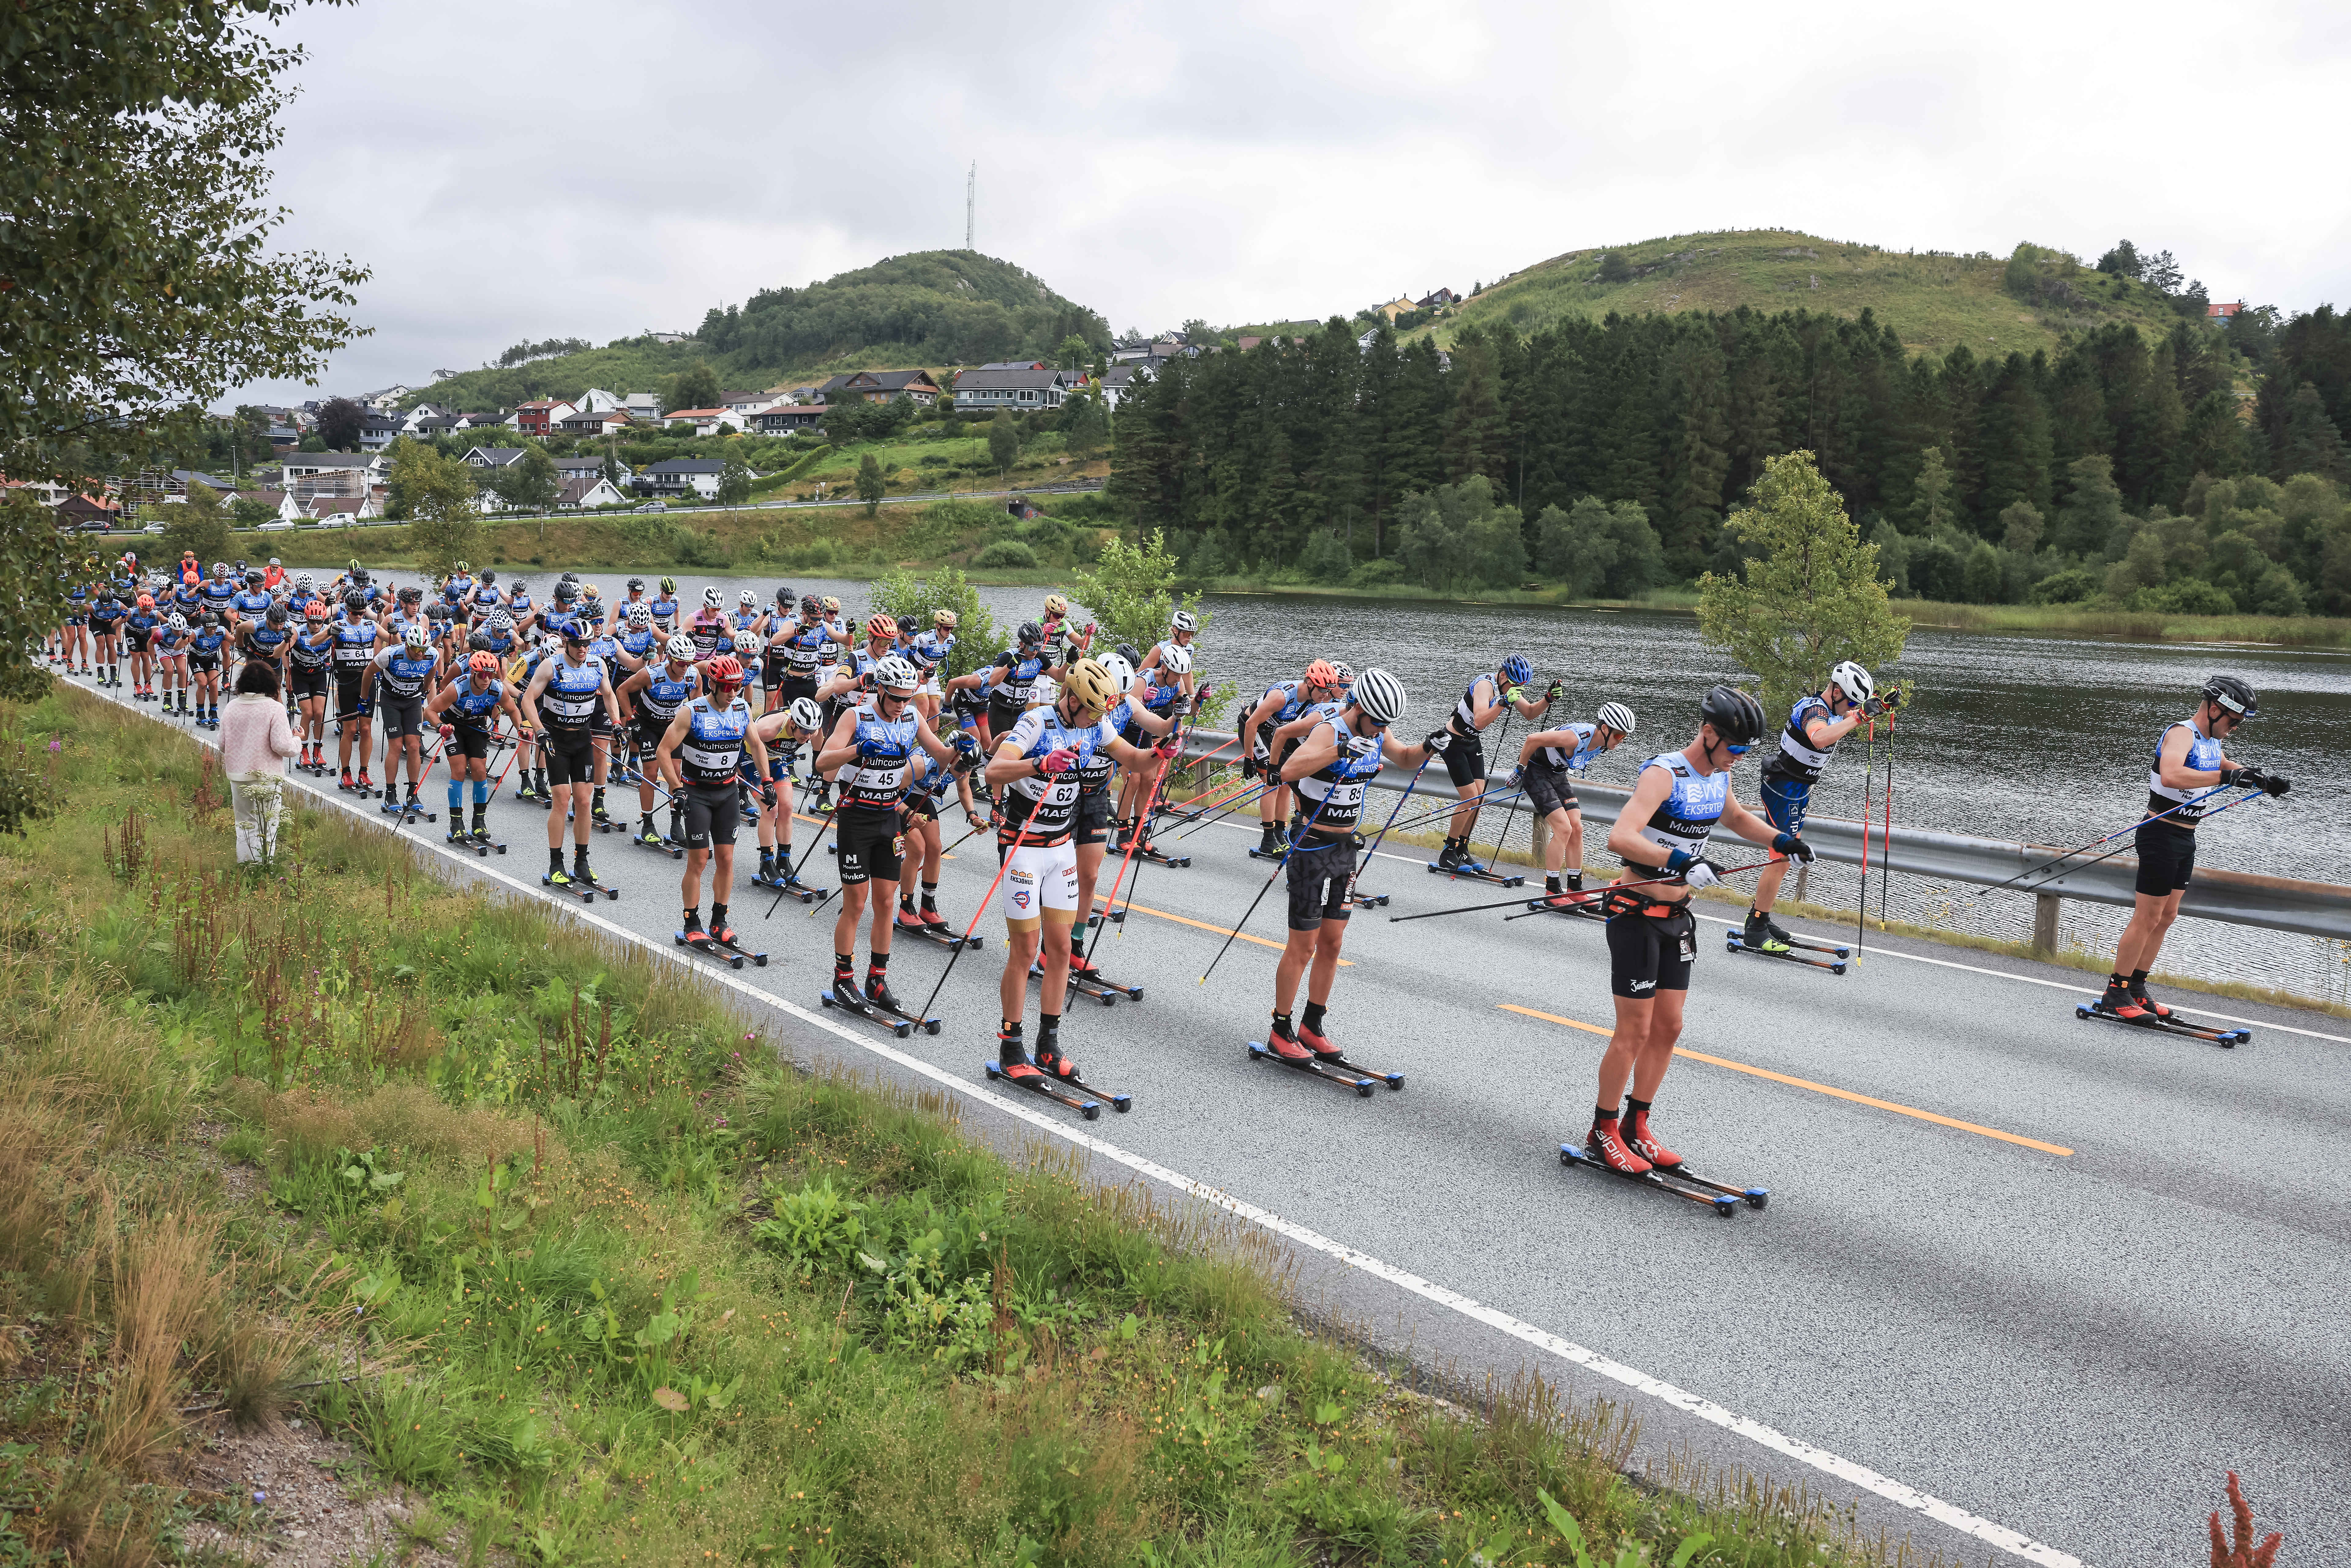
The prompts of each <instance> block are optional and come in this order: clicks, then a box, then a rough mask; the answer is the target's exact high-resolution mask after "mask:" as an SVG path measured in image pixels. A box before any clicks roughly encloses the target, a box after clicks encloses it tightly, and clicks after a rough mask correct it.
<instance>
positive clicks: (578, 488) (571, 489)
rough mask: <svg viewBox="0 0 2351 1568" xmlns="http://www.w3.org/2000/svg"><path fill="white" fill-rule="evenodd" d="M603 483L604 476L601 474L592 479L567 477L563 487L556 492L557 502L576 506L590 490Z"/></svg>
mask: <svg viewBox="0 0 2351 1568" xmlns="http://www.w3.org/2000/svg"><path fill="white" fill-rule="evenodd" d="M603 483H604V476H602V475H601V474H599V475H597V476H595V477H594V478H592V479H566V480H565V481H564V482H563V488H562V489H560V490H559V491H557V492H556V496H555V504H556V505H557V506H559V507H576V506H578V505H579V504H580V501H581V500H582V499H583V498H584V497H586V496H587V494H588V492H590V490H593V489H595V488H596V487H597V486H600V485H601V484H603Z"/></svg>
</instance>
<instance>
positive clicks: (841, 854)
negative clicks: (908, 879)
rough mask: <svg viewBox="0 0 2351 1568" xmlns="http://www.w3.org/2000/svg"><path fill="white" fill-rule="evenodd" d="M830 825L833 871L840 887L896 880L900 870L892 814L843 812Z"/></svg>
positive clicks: (895, 813)
mask: <svg viewBox="0 0 2351 1568" xmlns="http://www.w3.org/2000/svg"><path fill="white" fill-rule="evenodd" d="M833 821H834V823H835V830H834V833H833V862H834V865H833V869H834V870H835V871H836V872H838V873H840V875H841V886H843V887H851V886H854V885H855V884H856V883H861V882H864V881H867V880H868V879H871V880H872V881H875V882H895V881H897V880H898V873H899V871H900V870H901V867H900V865H899V862H898V854H899V846H898V813H897V812H896V811H895V810H889V811H855V810H843V811H841V812H839V813H838V814H837V815H836V816H835V817H834V819H833Z"/></svg>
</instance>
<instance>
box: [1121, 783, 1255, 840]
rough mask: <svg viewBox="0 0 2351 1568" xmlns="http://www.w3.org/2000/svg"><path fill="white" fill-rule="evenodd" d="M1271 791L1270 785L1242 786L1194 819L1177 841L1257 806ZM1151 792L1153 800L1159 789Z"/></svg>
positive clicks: (1253, 784) (1178, 835)
mask: <svg viewBox="0 0 2351 1568" xmlns="http://www.w3.org/2000/svg"><path fill="white" fill-rule="evenodd" d="M1270 789H1272V786H1271V785H1268V784H1258V783H1254V782H1252V783H1249V784H1246V785H1243V786H1242V787H1241V788H1240V789H1237V790H1235V791H1234V792H1233V793H1232V794H1230V795H1228V796H1226V797H1225V798H1224V799H1223V800H1219V801H1217V804H1216V805H1215V806H1212V807H1210V808H1209V809H1208V810H1207V813H1206V814H1205V815H1202V816H1200V817H1198V818H1196V820H1195V821H1193V822H1192V824H1191V826H1189V827H1187V828H1186V829H1185V830H1184V831H1182V832H1180V833H1178V834H1176V835H1175V836H1176V837H1177V838H1179V839H1188V838H1190V837H1191V836H1192V835H1193V834H1194V833H1196V832H1198V831H1200V830H1201V829H1202V828H1207V827H1213V826H1215V825H1216V824H1217V823H1218V822H1221V821H1224V820H1225V819H1226V818H1227V817H1229V816H1231V815H1232V814H1233V813H1234V812H1236V811H1238V810H1243V809H1244V808H1246V807H1249V806H1254V805H1257V804H1258V803H1259V802H1260V801H1262V800H1264V799H1265V798H1266V795H1267V794H1268V793H1269V792H1270ZM1151 792H1152V794H1153V796H1154V797H1156V796H1157V795H1158V794H1159V789H1158V788H1157V786H1156V785H1155V786H1154V787H1153V789H1152V791H1151Z"/></svg>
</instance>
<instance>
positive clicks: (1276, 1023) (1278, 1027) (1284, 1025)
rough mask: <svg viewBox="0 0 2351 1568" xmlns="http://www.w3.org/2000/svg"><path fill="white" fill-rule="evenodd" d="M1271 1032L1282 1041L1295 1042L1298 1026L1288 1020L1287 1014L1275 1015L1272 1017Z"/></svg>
mask: <svg viewBox="0 0 2351 1568" xmlns="http://www.w3.org/2000/svg"><path fill="white" fill-rule="evenodd" d="M1273 1032H1274V1033H1276V1034H1278V1035H1280V1037H1281V1038H1282V1039H1284V1040H1296V1039H1297V1038H1298V1025H1297V1024H1295V1023H1294V1022H1292V1021H1291V1020H1290V1015H1289V1014H1288V1013H1276V1014H1274V1015H1273Z"/></svg>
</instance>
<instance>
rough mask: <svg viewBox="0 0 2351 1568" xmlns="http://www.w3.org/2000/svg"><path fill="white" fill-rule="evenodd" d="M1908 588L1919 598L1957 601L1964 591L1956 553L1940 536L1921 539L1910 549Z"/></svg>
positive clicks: (1963, 574) (1963, 573) (1962, 567)
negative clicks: (1938, 537)
mask: <svg viewBox="0 0 2351 1568" xmlns="http://www.w3.org/2000/svg"><path fill="white" fill-rule="evenodd" d="M1910 591H1911V592H1912V593H1914V594H1916V595H1917V596H1918V597H1919V598H1921V599H1933V600H1938V601H1942V602H1944V603H1947V604H1956V603H1958V602H1959V596H1960V595H1961V594H1963V593H1965V592H1966V591H1967V579H1966V567H1965V565H1964V563H1962V562H1961V561H1960V559H1959V552H1958V551H1957V550H1955V549H1952V548H1951V547H1950V546H1949V545H1947V544H1945V543H1944V542H1943V541H1942V540H1940V539H1932V538H1930V539H1921V540H1919V541H1918V542H1917V544H1916V545H1915V546H1913V547H1912V548H1911V551H1910Z"/></svg>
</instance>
